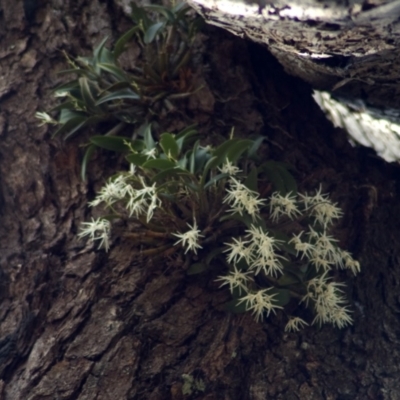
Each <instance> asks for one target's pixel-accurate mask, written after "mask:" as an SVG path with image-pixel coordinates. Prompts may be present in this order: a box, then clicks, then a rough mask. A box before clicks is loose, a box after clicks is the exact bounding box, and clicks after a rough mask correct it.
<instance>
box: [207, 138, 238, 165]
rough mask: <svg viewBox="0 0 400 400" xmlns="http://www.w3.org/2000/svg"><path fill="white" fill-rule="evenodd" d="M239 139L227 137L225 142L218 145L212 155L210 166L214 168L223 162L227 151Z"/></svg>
mask: <svg viewBox="0 0 400 400" xmlns="http://www.w3.org/2000/svg"><path fill="white" fill-rule="evenodd" d="M240 140H241V139H229V140H227V141H226V142H224V143H222V144H221V145H219V146H218V147H217V148H216V149H215V150H214V152H213V153H212V155H213V156H214V157H215V160H214V161H213V162H212V163H211V164H210V168H216V167H218V166H219V165H221V164H223V163H224V162H225V160H226V157H227V154H228V151H229V150H230V149H231V148H233V146H234V145H236V143H238V142H239V141H240Z"/></svg>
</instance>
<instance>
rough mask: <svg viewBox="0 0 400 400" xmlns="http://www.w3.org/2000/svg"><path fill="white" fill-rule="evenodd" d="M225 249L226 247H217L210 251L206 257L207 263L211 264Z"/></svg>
mask: <svg viewBox="0 0 400 400" xmlns="http://www.w3.org/2000/svg"><path fill="white" fill-rule="evenodd" d="M223 251H224V249H223V248H222V247H217V248H215V249H213V250H211V251H210V252H208V254H207V257H206V258H205V261H206V264H207V265H208V264H210V262H211V260H212V259H213V258H215V257H217V256H219V255H220V254H222V253H223Z"/></svg>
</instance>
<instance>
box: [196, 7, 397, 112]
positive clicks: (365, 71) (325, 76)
mask: <svg viewBox="0 0 400 400" xmlns="http://www.w3.org/2000/svg"><path fill="white" fill-rule="evenodd" d="M190 1H191V3H192V5H193V6H194V7H195V8H196V9H197V10H198V11H200V12H201V13H202V14H203V15H204V16H205V17H206V19H207V20H208V21H209V22H211V23H213V24H215V25H217V26H220V27H222V28H224V29H228V30H229V31H231V32H233V33H235V34H236V35H240V36H241V37H247V38H250V39H251V40H254V41H256V42H259V43H264V44H266V45H267V46H268V49H269V51H270V52H271V53H272V54H273V55H274V56H275V57H276V58H277V59H278V60H279V61H280V62H281V64H282V65H283V66H284V67H285V70H286V71H287V72H288V73H290V74H293V75H295V76H299V77H301V78H302V79H304V80H305V81H307V82H309V83H310V84H312V85H313V86H314V87H315V88H317V89H321V90H328V91H330V90H335V91H336V93H337V94H339V95H342V96H348V97H352V98H362V99H363V100H364V101H365V102H366V103H367V104H370V105H373V106H375V107H381V108H388V107H389V108H393V109H396V110H399V109H400V100H399V99H400V96H399V92H400V86H399V78H400V71H399V68H398V65H399V62H398V60H399V56H400V46H399V43H400V25H399V24H400V23H399V15H400V1H398V0H389V1H388V0H373V1H369V0H355V1H351V2H347V1H330V0H327V1H325V0H322V1H316V0H276V1H269V0H248V1H246V0H190ZM398 115H399V114H398V112H397V116H398Z"/></svg>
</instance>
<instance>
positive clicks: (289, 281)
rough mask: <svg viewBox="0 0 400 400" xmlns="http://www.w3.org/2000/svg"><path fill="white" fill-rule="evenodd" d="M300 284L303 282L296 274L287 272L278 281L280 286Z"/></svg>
mask: <svg viewBox="0 0 400 400" xmlns="http://www.w3.org/2000/svg"><path fill="white" fill-rule="evenodd" d="M300 282H301V280H300V279H299V278H298V277H297V276H296V275H295V274H291V273H290V272H286V271H285V274H284V275H282V276H281V277H280V278H279V279H278V284H279V286H289V285H293V284H296V283H300Z"/></svg>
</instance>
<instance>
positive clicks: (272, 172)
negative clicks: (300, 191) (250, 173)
mask: <svg viewBox="0 0 400 400" xmlns="http://www.w3.org/2000/svg"><path fill="white" fill-rule="evenodd" d="M261 167H262V170H263V171H264V172H265V174H266V175H267V177H268V179H269V180H270V181H271V183H272V184H273V186H274V188H275V190H276V191H278V192H279V193H281V194H282V195H283V196H285V195H286V187H285V182H284V180H283V178H282V175H281V174H280V170H279V169H278V168H277V166H276V165H275V164H274V162H273V161H267V162H266V163H264V164H262V166H261Z"/></svg>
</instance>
